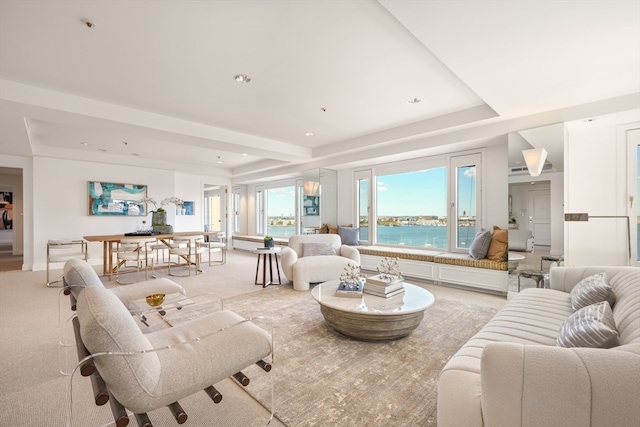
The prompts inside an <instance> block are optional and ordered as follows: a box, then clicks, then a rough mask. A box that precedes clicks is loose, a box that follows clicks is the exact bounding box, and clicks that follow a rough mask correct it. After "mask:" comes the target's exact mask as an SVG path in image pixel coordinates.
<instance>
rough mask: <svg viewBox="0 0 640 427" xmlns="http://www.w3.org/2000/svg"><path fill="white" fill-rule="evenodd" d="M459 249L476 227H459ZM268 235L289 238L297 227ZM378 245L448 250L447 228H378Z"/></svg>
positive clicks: (362, 233)
mask: <svg viewBox="0 0 640 427" xmlns="http://www.w3.org/2000/svg"><path fill="white" fill-rule="evenodd" d="M458 233H459V241H460V244H459V245H458V246H459V247H462V248H467V247H469V245H471V242H472V241H473V237H474V236H475V233H476V229H475V228H474V227H459V228H458ZM267 234H269V235H271V236H279V237H288V236H293V235H294V234H295V227H293V226H289V227H277V226H269V227H268V228H267ZM367 239H368V229H367V228H361V229H360V240H367ZM376 243H380V244H384V245H405V246H414V247H419V248H425V247H427V248H437V249H447V247H448V245H447V227H437V226H433V225H405V226H400V227H389V226H378V238H377V240H376Z"/></svg>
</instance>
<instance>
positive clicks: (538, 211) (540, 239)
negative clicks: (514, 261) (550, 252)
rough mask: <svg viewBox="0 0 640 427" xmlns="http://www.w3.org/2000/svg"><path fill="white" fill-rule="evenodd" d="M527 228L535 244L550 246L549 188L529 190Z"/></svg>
mask: <svg viewBox="0 0 640 427" xmlns="http://www.w3.org/2000/svg"><path fill="white" fill-rule="evenodd" d="M529 215H530V216H529V229H530V230H531V232H532V233H533V238H534V243H535V244H536V245H542V246H551V194H550V192H549V190H530V191H529Z"/></svg>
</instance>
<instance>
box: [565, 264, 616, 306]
mask: <svg viewBox="0 0 640 427" xmlns="http://www.w3.org/2000/svg"><path fill="white" fill-rule="evenodd" d="M570 296H571V307H573V309H574V310H580V309H581V308H583V307H587V306H589V305H592V304H595V303H597V302H602V301H607V302H608V303H609V305H610V306H611V307H613V304H614V303H615V301H616V295H615V294H614V293H613V289H612V288H611V286H609V285H608V284H607V283H606V282H605V280H604V273H597V274H593V275H591V276H588V277H585V278H584V279H582V280H581V281H580V282H578V283H577V284H576V286H575V287H574V288H573V289H572V290H571V293H570Z"/></svg>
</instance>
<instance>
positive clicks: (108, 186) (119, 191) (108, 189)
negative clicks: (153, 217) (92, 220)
mask: <svg viewBox="0 0 640 427" xmlns="http://www.w3.org/2000/svg"><path fill="white" fill-rule="evenodd" d="M146 197H147V186H146V185H137V184H116V183H112V182H99V181H89V215H98V216H145V215H147V214H148V212H147V204H146V203H145V202H144V199H145V198H146Z"/></svg>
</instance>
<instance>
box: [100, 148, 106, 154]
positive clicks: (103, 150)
mask: <svg viewBox="0 0 640 427" xmlns="http://www.w3.org/2000/svg"><path fill="white" fill-rule="evenodd" d="M98 151H102V152H103V153H106V152H107V150H105V149H104V148H98Z"/></svg>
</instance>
